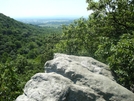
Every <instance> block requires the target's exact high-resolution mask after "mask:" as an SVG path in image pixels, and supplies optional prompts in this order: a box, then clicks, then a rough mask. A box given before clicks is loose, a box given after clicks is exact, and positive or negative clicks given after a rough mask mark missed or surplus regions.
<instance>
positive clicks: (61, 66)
mask: <svg viewBox="0 0 134 101" xmlns="http://www.w3.org/2000/svg"><path fill="white" fill-rule="evenodd" d="M16 101H134V93H132V92H130V91H129V90H127V89H126V88H124V87H122V86H121V85H119V84H118V83H116V81H115V80H114V76H113V75H112V73H111V71H110V69H109V68H108V66H107V65H105V64H103V63H101V62H99V61H97V60H95V59H93V58H91V57H83V56H73V55H66V54H60V53H56V54H55V55H54V59H53V60H50V61H47V62H46V63H45V73H37V74H35V75H34V76H33V77H31V80H29V81H28V82H27V83H26V85H25V87H24V93H23V94H22V95H20V96H18V97H17V99H16Z"/></svg>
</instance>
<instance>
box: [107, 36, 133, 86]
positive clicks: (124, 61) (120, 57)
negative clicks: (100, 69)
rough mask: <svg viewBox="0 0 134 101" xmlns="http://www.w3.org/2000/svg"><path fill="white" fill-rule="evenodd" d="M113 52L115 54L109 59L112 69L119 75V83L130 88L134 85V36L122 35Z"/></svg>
mask: <svg viewBox="0 0 134 101" xmlns="http://www.w3.org/2000/svg"><path fill="white" fill-rule="evenodd" d="M111 51H112V52H113V54H112V55H111V56H110V57H108V61H109V65H110V68H111V69H112V70H113V71H114V73H115V74H116V75H117V77H118V82H119V83H120V84H122V85H123V86H125V87H126V88H130V87H131V86H133V84H134V35H130V34H124V35H122V36H121V38H120V40H119V42H118V43H117V45H114V46H113V47H111Z"/></svg>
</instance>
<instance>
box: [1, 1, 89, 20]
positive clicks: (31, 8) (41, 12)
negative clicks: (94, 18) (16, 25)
mask: <svg viewBox="0 0 134 101" xmlns="http://www.w3.org/2000/svg"><path fill="white" fill-rule="evenodd" d="M87 5H88V4H87V3H86V0H0V13H3V14H5V15H7V16H10V17H13V18H14V17H35V16H46V17H50V16H78V17H82V16H83V17H87V16H88V15H89V14H90V12H89V11H87V9H86V8H87Z"/></svg>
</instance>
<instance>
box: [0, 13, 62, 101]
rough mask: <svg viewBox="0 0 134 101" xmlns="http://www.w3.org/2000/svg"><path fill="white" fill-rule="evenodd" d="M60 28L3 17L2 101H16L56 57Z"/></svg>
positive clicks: (0, 37)
mask: <svg viewBox="0 0 134 101" xmlns="http://www.w3.org/2000/svg"><path fill="white" fill-rule="evenodd" d="M60 31H61V28H54V27H52V28H50V27H38V26H34V25H28V24H24V23H21V22H18V21H15V20H14V19H11V18H9V17H6V16H5V15H3V14H0V101H13V100H15V99H16V97H17V96H18V95H20V94H21V93H22V89H23V88H24V85H25V83H26V82H27V81H28V80H29V79H30V78H31V76H33V75H34V74H35V73H38V72H44V68H43V66H44V63H45V62H46V61H47V60H50V59H52V58H53V49H54V46H55V44H56V43H58V42H59V38H60V33H61V32H60Z"/></svg>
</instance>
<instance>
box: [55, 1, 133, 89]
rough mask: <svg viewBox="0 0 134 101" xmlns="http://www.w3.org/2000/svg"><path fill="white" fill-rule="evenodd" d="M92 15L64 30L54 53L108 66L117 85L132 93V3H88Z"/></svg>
mask: <svg viewBox="0 0 134 101" xmlns="http://www.w3.org/2000/svg"><path fill="white" fill-rule="evenodd" d="M86 2H87V3H88V7H87V9H88V10H92V12H93V13H92V14H91V15H89V18H88V19H84V18H80V19H78V20H76V21H74V23H72V24H70V25H69V26H63V36H62V38H61V40H60V42H59V43H58V44H56V48H55V51H56V52H62V53H66V54H73V55H86V56H92V57H94V58H96V59H98V60H100V61H102V62H104V63H107V64H109V66H110V68H111V70H112V71H113V72H114V73H115V75H116V76H117V81H118V82H119V83H120V84H121V85H123V86H125V87H126V88H128V89H130V88H132V86H133V85H134V82H133V81H134V73H133V72H134V71H133V69H134V65H133V62H134V61H133V60H134V56H133V54H134V53H133V50H134V47H133V45H134V41H133V40H134V38H133V37H134V34H133V32H134V23H133V22H134V2H133V0H99V1H97V0H86ZM132 89H134V88H132Z"/></svg>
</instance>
